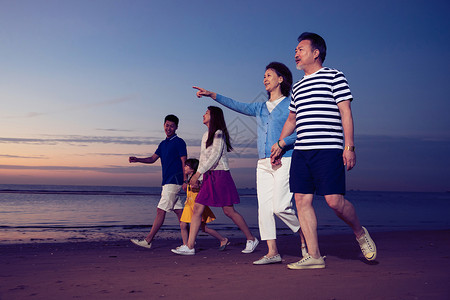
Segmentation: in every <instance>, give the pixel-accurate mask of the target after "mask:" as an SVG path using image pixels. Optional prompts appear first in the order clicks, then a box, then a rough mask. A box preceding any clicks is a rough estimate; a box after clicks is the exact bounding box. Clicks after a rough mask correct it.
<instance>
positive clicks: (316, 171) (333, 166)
mask: <svg viewBox="0 0 450 300" xmlns="http://www.w3.org/2000/svg"><path fill="white" fill-rule="evenodd" d="M289 175H290V177H289V186H290V189H291V192H292V193H299V194H314V193H316V194H317V195H321V196H325V195H336V194H341V195H344V194H345V166H344V161H343V159H342V150H339V149H325V150H294V152H293V153H292V161H291V170H290V173H289Z"/></svg>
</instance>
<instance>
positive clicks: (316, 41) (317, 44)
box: [297, 32, 327, 63]
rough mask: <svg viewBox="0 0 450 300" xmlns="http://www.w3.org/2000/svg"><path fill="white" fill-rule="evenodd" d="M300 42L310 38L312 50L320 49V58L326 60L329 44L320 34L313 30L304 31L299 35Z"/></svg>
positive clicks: (322, 60)
mask: <svg viewBox="0 0 450 300" xmlns="http://www.w3.org/2000/svg"><path fill="white" fill-rule="evenodd" d="M297 40H298V42H299V43H300V42H301V41H303V40H308V41H310V42H311V48H312V50H315V49H317V50H319V52H320V54H319V59H320V61H321V62H322V63H323V62H324V61H325V56H327V44H326V43H325V40H324V39H323V38H322V37H321V36H320V35H318V34H316V33H312V32H303V33H302V34H300V36H299V37H298V39H297Z"/></svg>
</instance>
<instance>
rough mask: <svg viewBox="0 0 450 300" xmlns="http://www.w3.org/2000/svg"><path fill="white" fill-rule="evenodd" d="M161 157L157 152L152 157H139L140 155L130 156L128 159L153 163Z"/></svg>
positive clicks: (135, 161)
mask: <svg viewBox="0 0 450 300" xmlns="http://www.w3.org/2000/svg"><path fill="white" fill-rule="evenodd" d="M158 158H159V156H158V155H157V154H156V153H155V154H153V155H152V156H150V157H145V158H139V157H134V156H130V158H129V159H128V160H129V162H130V163H143V164H152V163H154V162H155V161H157V160H158Z"/></svg>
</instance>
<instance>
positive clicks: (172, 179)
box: [155, 134, 187, 185]
mask: <svg viewBox="0 0 450 300" xmlns="http://www.w3.org/2000/svg"><path fill="white" fill-rule="evenodd" d="M155 154H156V155H158V156H159V157H160V158H161V166H162V185H165V184H179V185H182V184H183V179H184V178H183V166H182V164H181V157H182V156H187V150H186V143H185V142H184V141H183V139H182V138H179V137H178V136H177V135H176V134H175V135H173V136H171V137H170V138H166V139H165V140H164V141H162V142H161V143H160V144H159V146H158V149H156V151H155Z"/></svg>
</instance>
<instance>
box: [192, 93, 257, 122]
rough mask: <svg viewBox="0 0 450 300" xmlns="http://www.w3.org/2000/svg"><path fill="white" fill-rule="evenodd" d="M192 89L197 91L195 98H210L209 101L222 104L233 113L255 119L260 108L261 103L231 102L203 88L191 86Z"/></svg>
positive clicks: (231, 100)
mask: <svg viewBox="0 0 450 300" xmlns="http://www.w3.org/2000/svg"><path fill="white" fill-rule="evenodd" d="M193 88H194V89H197V90H198V91H197V97H199V98H201V97H203V96H205V97H211V99H213V100H215V101H217V102H218V103H220V104H222V105H223V106H226V107H228V108H229V109H232V110H234V111H235V112H238V113H241V114H244V115H247V116H252V117H255V116H256V114H257V110H258V107H260V105H261V103H255V102H252V103H245V102H239V101H236V100H233V99H231V98H228V97H225V96H223V95H220V94H217V93H214V92H211V91H208V90H205V89H203V88H200V87H197V86H193Z"/></svg>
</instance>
